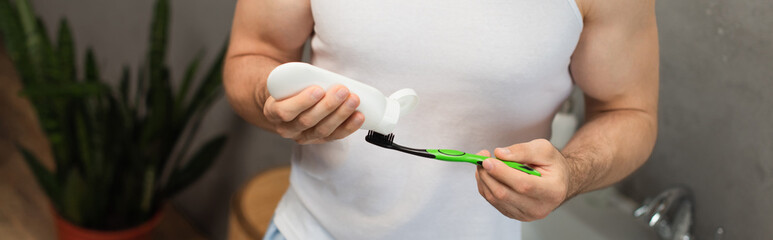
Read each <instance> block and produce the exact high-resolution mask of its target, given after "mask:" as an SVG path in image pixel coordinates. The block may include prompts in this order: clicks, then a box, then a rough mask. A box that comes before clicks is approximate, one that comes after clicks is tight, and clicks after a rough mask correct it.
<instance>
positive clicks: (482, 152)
mask: <svg viewBox="0 0 773 240" xmlns="http://www.w3.org/2000/svg"><path fill="white" fill-rule="evenodd" d="M475 155H480V156H484V157H491V153H490V152H489V151H488V150H486V149H483V150H480V152H478V153H476V154H475Z"/></svg>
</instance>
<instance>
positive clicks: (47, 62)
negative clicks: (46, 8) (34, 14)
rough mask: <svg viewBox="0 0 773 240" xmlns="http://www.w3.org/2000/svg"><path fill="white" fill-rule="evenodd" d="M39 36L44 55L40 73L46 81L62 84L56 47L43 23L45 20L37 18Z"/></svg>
mask: <svg viewBox="0 0 773 240" xmlns="http://www.w3.org/2000/svg"><path fill="white" fill-rule="evenodd" d="M35 23H36V24H37V28H36V29H37V31H38V35H39V36H40V39H41V41H40V47H41V52H40V53H41V54H43V55H42V59H43V61H42V63H43V65H42V68H41V69H39V71H42V72H43V77H44V79H45V80H46V81H51V82H60V78H59V77H60V74H59V68H58V67H59V63H58V62H59V59H58V58H57V57H56V55H55V53H54V50H55V47H54V46H53V45H52V44H51V39H50V38H49V37H48V29H46V24H45V23H43V19H41V18H36V20H35Z"/></svg>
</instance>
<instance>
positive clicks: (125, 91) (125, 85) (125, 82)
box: [118, 66, 131, 109]
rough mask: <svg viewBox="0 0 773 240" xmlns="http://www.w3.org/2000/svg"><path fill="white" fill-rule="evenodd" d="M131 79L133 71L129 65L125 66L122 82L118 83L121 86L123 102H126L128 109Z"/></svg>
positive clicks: (120, 91)
mask: <svg viewBox="0 0 773 240" xmlns="http://www.w3.org/2000/svg"><path fill="white" fill-rule="evenodd" d="M130 80H131V73H130V70H129V66H123V71H122V72H121V82H120V83H119V84H118V86H119V93H120V99H121V102H122V103H123V104H125V105H126V106H125V107H126V108H127V109H128V107H129V106H128V105H129V81H130Z"/></svg>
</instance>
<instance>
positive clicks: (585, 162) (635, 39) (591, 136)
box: [562, 0, 659, 196]
mask: <svg viewBox="0 0 773 240" xmlns="http://www.w3.org/2000/svg"><path fill="white" fill-rule="evenodd" d="M583 2H587V5H588V7H587V8H585V9H586V10H585V11H586V17H585V23H586V26H585V28H584V29H583V34H582V36H581V39H580V42H579V45H578V46H577V49H576V50H575V53H574V55H573V57H572V64H571V68H570V69H571V72H572V76H573V78H574V81H575V83H577V85H578V86H579V87H580V89H582V90H583V92H584V93H585V109H586V113H585V115H586V123H585V125H583V127H582V128H580V129H579V131H578V132H577V133H575V135H574V136H573V137H572V139H571V140H570V141H569V143H568V144H567V145H566V147H564V149H563V151H562V153H563V155H564V156H565V157H566V158H567V160H568V161H569V163H570V164H569V166H571V172H572V174H571V181H570V182H572V183H573V185H572V186H570V189H569V195H570V196H574V195H576V194H580V193H584V192H588V191H592V190H596V189H599V188H603V187H606V186H609V185H611V184H613V183H615V182H617V181H619V180H621V179H623V178H625V177H626V176H628V175H629V174H631V172H633V171H634V170H636V168H638V167H639V166H641V165H642V164H643V163H644V162H645V161H646V160H647V158H648V157H649V155H650V153H651V152H652V149H653V147H654V145H655V138H656V136H657V119H658V116H657V109H658V85H659V84H658V77H659V71H658V66H659V52H658V31H657V25H656V22H655V1H654V0H626V1H600V0H585V1H583Z"/></svg>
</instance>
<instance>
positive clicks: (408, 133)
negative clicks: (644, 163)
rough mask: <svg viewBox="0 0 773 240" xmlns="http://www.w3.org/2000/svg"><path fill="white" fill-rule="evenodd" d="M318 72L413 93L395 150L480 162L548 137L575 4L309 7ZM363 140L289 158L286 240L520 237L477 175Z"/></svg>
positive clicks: (282, 211) (403, 0)
mask: <svg viewBox="0 0 773 240" xmlns="http://www.w3.org/2000/svg"><path fill="white" fill-rule="evenodd" d="M311 11H312V14H313V18H314V34H313V36H312V39H311V49H312V58H311V62H312V64H314V65H316V66H319V67H322V68H324V69H327V70H330V71H333V72H336V73H339V74H342V75H344V76H347V77H350V78H353V79H356V80H358V81H361V82H364V83H366V84H369V85H371V86H373V87H375V88H377V89H379V90H381V91H382V92H383V93H384V94H385V95H388V94H391V93H392V92H394V91H396V90H398V89H401V88H413V89H415V90H416V92H417V93H418V95H419V98H420V101H419V104H418V105H417V106H416V108H414V110H413V112H411V113H409V114H406V115H403V116H400V118H401V119H400V120H399V122H398V125H397V128H396V129H395V131H394V133H395V142H396V143H399V144H401V145H405V146H409V147H415V148H448V149H457V150H462V151H465V152H471V153H475V152H477V151H479V150H481V149H489V150H492V149H494V148H495V147H505V146H509V145H512V144H516V143H521V142H526V141H530V140H532V139H536V138H547V137H549V136H550V126H551V121H552V119H553V116H554V115H555V113H556V111H557V109H558V108H559V105H560V104H561V103H562V102H563V101H564V100H565V99H566V98H567V97H568V95H569V93H570V90H571V87H572V79H571V76H570V73H569V63H570V57H571V55H572V53H573V52H574V49H575V47H576V45H577V42H578V40H579V37H580V32H581V31H582V17H581V15H580V13H579V10H578V9H577V5H576V3H575V2H574V0H479V1H469V0H392V1H380V0H311ZM366 134H367V131H364V130H358V131H357V132H355V133H354V134H352V135H350V136H348V137H346V138H344V139H341V140H338V141H333V142H329V143H325V144H317V145H299V146H294V148H293V153H292V157H291V163H292V171H291V176H290V188H289V189H288V190H287V192H286V193H285V195H284V196H283V198H282V200H281V201H280V204H279V206H278V207H277V209H276V212H275V218H274V221H275V224H276V226H277V228H278V229H279V230H280V231H281V232H282V234H283V235H284V236H285V237H287V238H288V239H520V237H521V236H520V235H521V233H520V229H521V226H520V222H518V221H516V220H513V219H509V218H507V217H505V216H504V215H502V214H501V213H499V212H498V211H497V210H496V209H495V208H494V207H493V206H491V205H490V204H489V203H488V202H487V201H486V200H485V199H484V198H483V197H482V196H480V194H479V193H478V189H477V184H476V180H475V169H476V167H475V166H474V165H472V164H467V163H452V162H443V161H438V160H433V159H427V158H421V157H417V156H412V155H407V154H404V153H401V152H397V151H393V150H387V149H384V148H380V147H378V146H375V145H371V144H369V143H367V142H365V140H364V138H365V135H366Z"/></svg>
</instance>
